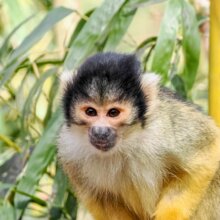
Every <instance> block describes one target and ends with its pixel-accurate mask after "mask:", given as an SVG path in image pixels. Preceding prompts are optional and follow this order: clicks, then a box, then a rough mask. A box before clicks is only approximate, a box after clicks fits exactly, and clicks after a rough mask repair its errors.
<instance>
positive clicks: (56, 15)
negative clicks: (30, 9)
mask: <svg viewBox="0 0 220 220" xmlns="http://www.w3.org/2000/svg"><path fill="white" fill-rule="evenodd" d="M72 12H73V10H71V9H68V8H64V7H59V8H55V9H53V10H52V11H50V12H49V13H48V14H47V15H46V17H45V18H44V19H43V20H42V21H41V23H40V24H39V25H38V26H37V27H36V28H35V29H34V30H33V31H32V32H31V33H30V34H29V35H28V36H27V37H26V38H25V39H24V40H23V41H22V43H21V45H20V46H19V47H18V48H16V49H15V50H14V52H13V53H12V55H11V57H10V61H9V62H11V61H13V60H14V59H17V58H18V57H19V56H21V55H22V54H24V53H25V52H26V51H27V50H29V49H30V48H31V47H32V46H34V45H35V44H36V43H37V42H38V41H39V40H40V39H41V38H42V37H43V36H44V35H45V34H46V32H48V31H49V30H51V29H52V28H53V26H54V25H55V24H56V23H57V22H59V21H60V20H62V19H63V18H65V17H66V16H67V15H69V14H70V13H72Z"/></svg>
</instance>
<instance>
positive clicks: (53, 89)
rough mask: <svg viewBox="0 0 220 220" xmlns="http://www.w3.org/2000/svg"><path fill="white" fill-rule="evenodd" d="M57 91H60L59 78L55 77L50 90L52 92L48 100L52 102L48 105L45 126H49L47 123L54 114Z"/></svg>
mask: <svg viewBox="0 0 220 220" xmlns="http://www.w3.org/2000/svg"><path fill="white" fill-rule="evenodd" d="M57 91H59V78H58V77H57V76H56V75H55V76H54V77H53V82H52V86H51V88H50V92H49V95H48V100H50V101H49V103H48V107H47V113H46V115H45V118H44V125H47V122H48V121H49V119H50V118H51V116H52V114H53V105H54V101H55V98H56V95H57Z"/></svg>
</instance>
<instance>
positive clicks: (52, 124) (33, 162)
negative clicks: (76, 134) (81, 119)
mask: <svg viewBox="0 0 220 220" xmlns="http://www.w3.org/2000/svg"><path fill="white" fill-rule="evenodd" d="M62 120H63V119H62V116H61V112H60V109H58V110H57V111H56V112H55V113H54V114H53V117H52V118H51V119H50V121H49V123H48V126H47V127H46V128H45V132H44V133H43V135H42V137H41V138H40V141H39V142H38V144H37V145H36V147H35V149H34V151H33V153H32V155H31V157H30V159H29V161H28V163H27V168H26V171H25V173H24V175H23V177H22V178H21V180H20V182H19V184H18V186H17V190H18V191H21V192H25V193H27V194H34V193H35V190H36V186H37V185H38V182H39V180H40V178H41V177H42V175H43V173H44V171H45V169H46V168H47V166H48V165H49V164H50V163H51V161H52V160H53V158H54V155H55V152H56V148H55V146H54V144H55V143H54V141H55V137H56V134H57V130H58V129H59V127H60V125H61V121H62ZM29 201H30V198H28V197H26V196H25V195H21V194H16V195H15V199H14V202H15V205H16V207H18V208H21V209H23V208H25V207H26V205H27V204H28V202H29Z"/></svg>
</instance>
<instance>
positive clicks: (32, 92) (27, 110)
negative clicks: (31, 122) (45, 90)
mask: <svg viewBox="0 0 220 220" xmlns="http://www.w3.org/2000/svg"><path fill="white" fill-rule="evenodd" d="M56 70H57V69H56V68H52V69H49V70H48V71H46V72H45V73H44V74H42V75H41V76H40V78H39V79H38V80H37V81H36V82H35V84H34V85H33V87H32V89H31V90H30V92H29V95H28V97H27V99H26V101H25V104H24V108H23V110H22V114H21V123H22V125H23V126H22V127H24V125H25V121H26V120H25V119H26V118H27V117H28V115H29V114H30V112H31V107H32V106H34V104H33V103H34V102H36V101H37V99H36V97H39V96H38V93H39V92H40V91H41V89H42V87H43V84H44V82H45V81H46V79H48V78H49V77H50V76H52V75H54V74H55V73H56Z"/></svg>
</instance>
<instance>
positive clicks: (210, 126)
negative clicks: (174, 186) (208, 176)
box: [158, 89, 220, 220]
mask: <svg viewBox="0 0 220 220" xmlns="http://www.w3.org/2000/svg"><path fill="white" fill-rule="evenodd" d="M159 99H160V108H159V111H158V114H162V112H163V111H165V112H166V113H167V115H166V116H165V118H166V119H165V120H167V121H169V123H170V128H171V129H172V130H173V133H170V135H171V136H172V137H169V138H170V139H173V140H174V141H173V144H174V145H173V148H175V146H178V148H176V149H174V150H173V149H172V153H173V152H176V155H180V154H181V155H182V156H181V157H180V160H182V161H183V163H185V164H187V163H188V161H189V160H193V159H194V156H193V154H198V152H206V151H207V152H208V151H209V150H208V149H207V148H209V147H210V146H211V145H212V143H214V142H217V143H220V141H219V139H220V137H219V134H220V133H219V128H218V127H217V126H216V125H215V123H214V122H213V120H212V119H211V118H210V117H209V116H207V115H205V114H204V113H203V112H202V111H201V110H200V109H199V108H198V107H197V106H195V105H194V104H191V103H189V102H186V101H184V100H182V99H181V98H179V97H178V96H176V94H175V93H173V92H170V91H169V90H166V89H165V90H164V89H161V90H160V92H159ZM217 149H220V145H218V146H217ZM216 155H219V151H216ZM209 159H210V160H212V158H209ZM219 160H220V157H219ZM205 162H206V161H204V163H205ZM201 166H202V165H201ZM191 219H192V220H219V219H220V167H219V168H218V169H217V172H216V173H215V175H214V178H213V179H212V181H211V182H210V185H209V187H208V189H207V191H206V193H205V195H204V196H203V198H202V200H201V202H200V204H199V205H198V208H197V210H196V211H195V213H194V215H193V216H192V218H191Z"/></svg>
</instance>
